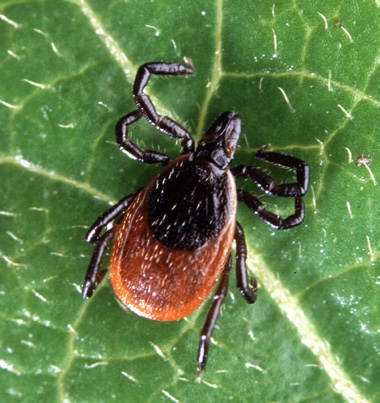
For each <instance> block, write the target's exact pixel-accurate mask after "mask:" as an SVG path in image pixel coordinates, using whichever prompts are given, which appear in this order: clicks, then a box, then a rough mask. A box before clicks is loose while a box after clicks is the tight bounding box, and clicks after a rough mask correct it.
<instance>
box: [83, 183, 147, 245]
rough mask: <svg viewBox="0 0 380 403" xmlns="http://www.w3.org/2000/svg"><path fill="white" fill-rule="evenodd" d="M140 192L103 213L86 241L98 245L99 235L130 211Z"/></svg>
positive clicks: (90, 230)
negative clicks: (111, 223) (120, 216)
mask: <svg viewBox="0 0 380 403" xmlns="http://www.w3.org/2000/svg"><path fill="white" fill-rule="evenodd" d="M140 190H141V189H140ZM140 190H138V191H137V192H135V193H132V194H130V195H128V196H125V197H123V198H122V199H121V200H119V201H118V202H117V203H116V204H115V205H114V206H112V207H111V208H110V209H108V210H107V211H106V212H105V213H103V214H102V215H101V216H100V217H99V218H98V219H97V220H96V221H95V222H94V224H92V225H91V227H90V229H89V230H88V231H87V235H86V241H87V242H90V243H96V242H97V241H98V240H99V234H100V233H101V232H102V230H103V228H105V227H106V226H107V225H108V224H109V223H110V222H111V221H113V220H114V219H115V218H117V216H119V215H120V214H121V213H123V212H125V211H126V210H127V209H128V207H129V206H130V205H131V203H132V202H133V200H135V198H136V196H137V195H138V194H139V192H140Z"/></svg>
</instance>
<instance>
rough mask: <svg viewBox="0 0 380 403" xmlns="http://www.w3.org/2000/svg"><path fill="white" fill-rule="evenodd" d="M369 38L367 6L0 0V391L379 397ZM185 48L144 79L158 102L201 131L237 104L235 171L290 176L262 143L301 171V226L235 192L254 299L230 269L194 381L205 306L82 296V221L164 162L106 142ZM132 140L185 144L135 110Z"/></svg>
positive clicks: (280, 206)
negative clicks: (172, 318) (269, 222)
mask: <svg viewBox="0 0 380 403" xmlns="http://www.w3.org/2000/svg"><path fill="white" fill-rule="evenodd" d="M378 34H379V32H378V9H377V5H376V2H375V1H374V0H371V1H369V0H363V1H360V2H357V1H353V0H348V1H343V0H340V1H335V0H329V1H326V0H316V1H313V2H309V1H302V0H301V1H297V2H294V1H282V2H280V3H279V4H277V3H275V4H274V3H273V1H260V2H257V1H256V2H254V1H232V0H224V1H222V0H217V1H213V2H211V1H199V0H198V1H191V2H190V1H188V2H184V1H182V2H176V1H164V0H161V1H147V0H140V1H137V0H130V1H128V2H120V1H113V0H109V1H107V2H104V1H99V0H91V1H88V2H85V1H82V0H72V1H67V2H66V1H61V2H53V1H40V2H19V1H12V0H8V1H6V2H5V1H3V2H1V4H0V38H1V41H0V51H1V65H0V69H1V70H0V77H1V80H0V122H1V136H0V152H1V156H0V158H1V159H0V166H1V170H0V175H1V178H0V183H1V188H0V189H1V193H0V200H1V201H0V203H1V204H0V226H1V233H0V237H1V240H0V258H1V259H0V270H1V279H2V281H1V283H0V307H1V318H2V325H1V328H0V371H1V377H0V400H1V401H2V402H8V401H17V400H18V401H22V402H35V401H37V400H38V401H72V402H85V401H111V400H116V401H128V402H143V401H144V402H146V401H153V402H156V401H163V402H165V401H166V402H167V401H170V400H172V401H179V402H199V401H210V402H220V401H227V400H231V401H234V402H235V401H242V402H243V401H244V402H252V401H255V402H270V401H280V402H295V401H310V402H342V401H353V402H363V401H368V402H369V401H376V400H377V401H379V392H378V379H377V383H376V379H375V377H376V373H377V374H378V373H379V370H380V368H379V360H378V355H377V354H378V350H379V332H378V323H379V312H378V306H379V297H378V296H379V291H378V286H379V282H378V279H377V276H378V275H379V264H378V248H379V243H378V242H379V227H380V225H379V222H378V204H376V200H378V197H379V194H378V185H377V182H378V180H379V158H380V154H379V147H378V139H376V137H375V134H376V133H378V128H377V124H378V106H379V90H378V82H379V70H378V67H377V64H376V58H377V52H378V44H379V43H378V37H379V36H378ZM184 56H186V57H189V58H191V59H192V60H193V61H194V64H195V68H196V75H194V76H191V77H170V78H160V77H153V78H152V80H151V82H150V83H149V86H148V88H147V91H148V93H149V94H150V95H151V96H152V98H153V99H154V101H155V103H156V105H157V108H158V110H159V111H160V112H161V113H168V114H169V115H170V116H172V117H173V118H175V119H177V120H178V121H179V122H181V123H182V124H184V125H185V126H186V127H187V128H188V129H189V130H190V131H191V133H193V135H194V137H195V138H196V139H199V138H200V136H201V134H202V132H203V131H204V130H206V129H207V127H208V125H210V124H211V122H212V121H213V120H214V119H215V118H216V117H217V116H218V115H219V114H220V113H221V112H223V111H226V110H233V111H234V112H236V113H239V114H240V115H241V116H242V118H243V122H244V126H243V134H242V138H241V141H240V148H239V149H238V152H237V155H236V160H235V161H234V163H233V166H234V165H238V164H248V165H257V166H258V167H260V168H263V169H264V170H266V171H267V172H268V173H270V174H271V175H272V176H273V177H275V178H276V179H277V180H278V181H279V182H285V181H286V180H290V179H291V178H292V173H286V172H284V170H282V169H278V168H276V167H275V168H273V167H271V166H268V165H265V164H263V163H260V162H258V161H257V160H256V159H255V158H254V152H255V150H256V149H257V148H258V147H259V146H261V145H263V144H267V143H270V144H272V149H273V150H276V151H280V152H284V153H288V154H291V155H294V156H297V157H299V158H302V159H303V160H305V161H307V162H308V163H309V164H310V166H311V172H312V174H311V175H312V176H311V187H310V190H309V192H308V194H307V195H306V197H305V201H306V220H305V222H304V223H303V225H301V226H299V227H297V228H294V229H292V230H287V231H275V230H272V229H271V228H269V227H267V226H266V225H265V224H264V223H262V222H261V221H259V220H258V219H257V218H256V217H254V216H253V215H252V214H251V213H250V212H249V211H248V209H247V208H246V207H245V206H243V205H239V211H238V219H239V221H240V222H241V224H242V225H243V227H244V228H245V231H246V237H247V242H248V246H249V261H248V262H249V265H250V269H251V272H252V275H254V276H255V277H256V278H257V280H258V281H259V283H260V289H259V298H258V302H257V303H256V304H255V305H253V306H249V305H248V304H246V303H245V301H244V300H243V299H242V298H241V297H240V295H239V293H238V292H237V290H236V287H235V285H234V283H235V278H234V276H232V279H231V287H230V293H229V296H228V298H227V301H226V304H225V307H224V310H223V313H222V315H221V317H220V319H219V321H218V327H217V329H216V330H215V332H214V337H213V340H214V342H213V344H212V346H211V352H210V359H209V363H208V367H207V370H206V372H205V374H204V376H203V380H202V382H200V383H196V382H195V375H196V352H197V347H198V342H199V332H200V329H201V327H202V324H203V322H204V320H205V316H206V314H207V309H208V307H209V305H210V301H208V302H207V303H206V304H205V305H204V306H203V307H202V308H201V309H199V310H198V311H196V312H195V313H194V314H192V315H191V316H190V317H189V318H187V319H185V320H181V321H179V322H174V323H160V322H154V321H149V320H147V319H144V318H140V317H138V316H136V315H134V314H132V313H131V312H127V311H124V310H123V309H122V308H121V307H120V306H119V304H118V303H117V301H116V298H115V296H114V292H113V290H112V287H111V286H110V283H109V280H108V279H105V280H104V281H103V283H102V285H101V286H100V287H99V289H98V290H97V291H96V293H95V295H94V297H93V298H91V299H90V300H88V301H84V300H83V299H82V298H81V295H80V291H81V285H82V282H83V278H84V275H85V272H86V269H87V265H88V263H89V259H90V257H91V254H92V252H93V245H89V244H86V243H85V240H84V237H85V234H86V230H87V229H88V227H89V226H90V225H91V224H92V223H93V222H94V220H95V219H96V218H97V216H98V215H100V214H101V213H102V212H103V211H105V210H106V209H107V208H108V207H109V205H110V204H112V203H114V202H116V201H117V200H118V199H120V198H121V197H123V196H125V195H127V194H129V193H131V192H133V191H134V190H136V189H138V188H139V187H141V186H144V185H145V184H146V183H148V182H149V180H150V179H151V178H152V177H153V175H154V174H155V173H156V172H158V170H159V167H155V166H147V165H144V164H141V163H138V162H136V161H132V160H130V159H128V158H126V156H125V155H123V154H122V153H120V152H119V150H118V148H117V146H116V143H115V138H114V125H115V123H116V122H117V120H118V119H119V118H120V117H121V116H122V115H123V114H125V113H127V112H129V111H132V110H134V109H135V108H136V106H135V105H134V103H133V99H132V91H131V89H132V85H133V81H134V76H135V73H136V70H137V68H138V66H139V65H141V64H143V63H145V62H150V61H167V62H181V61H182V59H183V57H184ZM132 137H133V138H134V139H135V140H136V141H138V142H139V144H140V145H144V146H145V147H147V148H151V147H153V148H156V149H158V147H159V148H160V149H161V150H164V151H166V152H167V153H168V154H169V155H170V156H172V157H174V156H176V155H178V154H179V152H180V146H179V144H176V143H175V142H174V141H173V139H170V138H167V137H165V136H164V135H162V134H160V133H158V132H156V131H155V130H154V128H153V127H151V126H150V125H149V124H148V123H147V122H141V123H138V124H136V127H134V128H133V130H132ZM361 155H362V156H370V157H371V158H372V161H373V162H372V163H370V162H368V164H364V165H360V164H358V163H356V161H357V157H359V156H361ZM239 186H242V187H244V188H245V189H246V190H249V191H251V192H252V193H253V194H256V195H258V196H260V198H261V195H260V192H259V191H258V190H257V189H256V188H255V187H254V186H253V185H252V184H251V183H249V182H248V181H246V182H244V181H243V182H240V181H239ZM263 200H265V202H266V203H267V207H268V209H270V210H271V211H274V212H277V213H281V214H282V215H285V216H286V215H288V214H291V211H292V209H293V200H280V199H273V198H270V197H265V198H263ZM376 281H377V282H376ZM376 291H377V292H376Z"/></svg>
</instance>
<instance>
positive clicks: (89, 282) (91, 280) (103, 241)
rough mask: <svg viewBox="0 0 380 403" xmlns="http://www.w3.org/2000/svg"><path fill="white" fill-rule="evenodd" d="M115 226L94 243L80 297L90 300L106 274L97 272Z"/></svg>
mask: <svg viewBox="0 0 380 403" xmlns="http://www.w3.org/2000/svg"><path fill="white" fill-rule="evenodd" d="M116 230H117V226H115V227H113V228H111V229H110V230H108V231H107V232H106V233H105V234H104V235H102V236H101V237H100V238H99V239H98V240H97V242H96V246H95V250H94V253H93V254H92V258H91V262H90V265H89V266H88V270H87V273H86V277H85V279H84V284H83V290H82V296H83V298H90V297H91V296H92V294H93V293H94V291H95V289H96V287H97V286H98V284H99V283H100V281H101V280H102V278H103V277H104V275H105V274H106V272H107V270H103V271H101V272H99V269H100V266H101V264H102V260H103V256H104V253H105V251H106V249H107V248H108V245H109V244H110V242H111V241H112V238H113V237H114V236H115V234H116Z"/></svg>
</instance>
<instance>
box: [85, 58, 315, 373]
mask: <svg viewBox="0 0 380 403" xmlns="http://www.w3.org/2000/svg"><path fill="white" fill-rule="evenodd" d="M193 73H194V67H193V64H192V62H191V60H189V59H185V64H183V65H182V64H176V63H147V64H144V65H142V66H141V67H140V68H139V70H138V72H137V76H136V79H135V83H134V86H133V97H134V101H135V103H136V105H137V107H138V108H137V109H136V110H135V111H133V112H131V113H129V114H127V115H125V116H124V117H122V118H121V119H120V120H119V122H118V123H117V125H116V141H117V144H118V146H119V148H120V150H121V151H122V152H124V153H125V154H127V155H128V156H129V157H130V158H133V159H135V160H137V161H140V162H144V163H148V164H161V165H162V166H163V168H162V170H161V171H160V172H159V173H158V174H157V175H156V176H155V177H154V178H153V180H152V181H151V182H150V183H149V184H148V185H147V186H145V187H144V188H142V189H140V190H138V191H136V192H134V193H132V194H130V195H128V196H126V197H124V198H123V199H121V200H120V201H119V202H118V203H116V204H115V205H114V206H113V207H111V208H110V209H109V210H107V211H106V212H105V213H104V214H102V215H101V216H100V217H99V218H98V219H97V220H96V221H95V223H94V224H93V225H92V226H91V228H90V229H89V231H88V233H87V236H86V240H87V242H91V243H94V244H95V250H94V253H93V255H92V259H91V262H90V265H89V268H88V271H87V274H86V277H85V281H84V285H83V297H84V298H90V297H91V296H92V294H93V292H94V291H95V289H96V287H97V286H98V284H99V282H100V281H101V279H102V278H103V276H104V275H105V273H106V270H101V269H100V267H101V262H102V259H103V255H104V253H105V251H106V249H107V247H108V245H109V244H110V242H111V241H112V240H113V239H114V238H115V242H114V245H113V249H112V253H111V261H110V278H111V282H112V285H113V288H114V290H115V292H116V295H117V296H118V298H119V299H120V300H121V302H122V303H123V304H124V305H125V306H126V307H128V308H129V309H130V310H131V311H133V312H135V313H136V314H138V315H141V316H143V317H145V318H149V319H154V320H158V321H173V320H178V319H181V318H184V317H186V316H188V315H189V314H191V313H192V312H194V311H195V310H196V309H197V308H199V307H200V306H201V305H202V304H203V302H204V301H205V300H206V299H207V298H208V297H209V296H210V294H211V292H212V290H213V289H214V287H215V285H216V283H217V282H218V280H219V279H220V281H219V286H218V288H217V291H216V293H215V295H214V297H213V300H212V304H211V308H210V310H209V313H208V315H207V318H206V322H205V324H204V326H203V329H202V331H201V340H200V344H199V350H198V371H199V374H201V372H202V371H203V370H204V368H205V366H206V363H207V359H208V354H209V347H210V339H211V336H212V333H213V331H214V328H215V325H216V321H217V319H218V317H219V314H220V310H221V307H222V304H223V302H224V300H225V298H226V294H227V290H228V282H229V276H230V271H231V266H232V257H231V247H232V243H233V241H235V243H236V255H235V261H236V263H235V266H236V279H237V287H238V289H239V291H240V292H241V294H242V296H243V297H244V299H245V300H246V301H247V302H248V303H250V304H253V303H254V302H255V301H256V297H257V283H256V281H255V280H254V279H252V280H250V281H249V280H248V273H247V267H246V258H247V247H246V242H245V237H244V231H243V229H242V227H241V225H240V224H239V223H238V222H237V221H236V209H237V203H238V202H244V203H245V204H246V205H247V206H248V207H249V209H250V210H251V211H252V213H253V214H255V215H257V217H258V218H260V219H261V220H262V221H264V222H265V223H266V224H268V225H269V226H271V227H272V228H276V229H288V228H292V227H294V226H296V225H299V224H301V223H302V221H303V220H304V216H305V206H304V202H303V200H302V196H303V195H304V194H305V192H306V191H307V188H308V184H309V175H310V170H309V166H308V164H307V163H306V162H304V161H301V160H300V159H298V158H295V157H292V156H289V155H284V154H280V153H275V152H268V151H266V149H267V147H268V145H264V146H262V147H261V148H259V150H258V151H257V152H256V154H255V157H256V158H258V159H260V160H263V161H266V162H269V163H272V164H276V165H279V166H281V167H284V168H289V169H292V170H294V171H295V173H296V177H297V181H296V182H295V183H285V184H277V183H276V182H275V181H274V179H272V178H271V177H270V176H268V175H267V174H265V173H264V172H262V171H260V170H259V169H258V168H255V167H253V166H247V165H239V166H236V167H234V168H231V169H230V168H229V164H230V162H231V161H232V160H233V158H234V155H235V151H236V147H237V144H238V141H239V137H240V132H241V118H240V116H239V115H237V114H235V113H233V112H225V113H223V114H221V115H220V116H219V117H218V118H217V119H216V121H215V122H214V123H213V124H212V125H211V127H210V128H209V129H208V130H207V131H206V133H205V134H204V135H203V137H202V138H201V140H200V141H199V142H198V144H197V147H196V148H195V146H194V140H193V139H192V138H191V136H190V134H189V132H188V131H187V130H186V129H184V128H183V127H182V126H181V125H179V124H178V123H177V122H175V121H174V120H172V119H170V118H169V117H167V116H163V115H160V114H158V113H157V111H156V108H155V107H154V105H153V103H152V101H151V99H150V98H149V96H148V95H147V94H146V93H145V92H144V88H145V86H146V85H147V84H148V81H149V79H150V76H151V75H152V74H154V75H173V76H180V75H188V74H193ZM142 117H144V118H145V119H146V120H147V121H148V122H149V123H150V124H152V125H153V126H154V127H155V128H156V129H158V130H159V131H161V132H163V133H164V134H166V135H168V136H172V137H175V138H178V139H181V140H182V154H181V156H179V157H178V158H176V159H174V160H173V159H172V158H170V157H169V156H167V155H166V154H163V153H160V152H157V151H151V150H144V149H141V148H139V147H138V146H137V145H136V144H135V143H133V142H132V141H131V140H129V139H128V128H129V126H130V125H131V124H132V123H134V122H136V121H138V120H139V119H141V118H142ZM238 178H250V179H251V180H252V181H253V182H254V183H255V184H256V185H257V186H258V187H259V188H260V189H261V190H262V191H263V192H264V193H265V194H267V195H271V196H278V197H294V201H295V206H294V214H292V215H290V216H289V217H287V218H282V217H280V216H278V215H276V214H274V213H271V212H270V211H268V210H266V209H265V205H264V204H263V203H262V202H261V201H260V200H258V199H257V198H256V197H254V196H253V195H251V194H250V193H248V192H246V191H244V190H241V189H237V188H236V180H237V179H238ZM120 216H121V219H120V220H118V221H117V220H116V219H117V218H119V217H120ZM115 220H116V222H115V223H114V224H113V226H112V227H111V228H109V224H111V223H112V222H114V221H115Z"/></svg>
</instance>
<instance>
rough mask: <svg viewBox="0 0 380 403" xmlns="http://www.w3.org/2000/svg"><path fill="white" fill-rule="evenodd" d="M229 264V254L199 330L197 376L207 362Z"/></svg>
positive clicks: (225, 287)
mask: <svg viewBox="0 0 380 403" xmlns="http://www.w3.org/2000/svg"><path fill="white" fill-rule="evenodd" d="M231 266H232V258H231V255H230V256H229V258H228V260H227V263H226V265H225V266H224V270H223V273H222V277H221V280H220V283H219V287H218V289H217V290H216V293H215V295H214V297H213V302H212V305H211V308H210V310H209V312H208V314H207V318H206V322H205V324H204V325H203V328H202V331H201V341H200V343H199V349H198V377H200V376H201V374H202V371H203V370H204V369H205V367H206V364H207V360H208V352H209V349H210V339H211V336H212V333H213V332H214V329H215V325H216V322H217V320H218V318H219V315H220V310H221V308H222V305H223V303H224V300H225V299H226V295H227V291H228V283H229V279H230V272H231Z"/></svg>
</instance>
